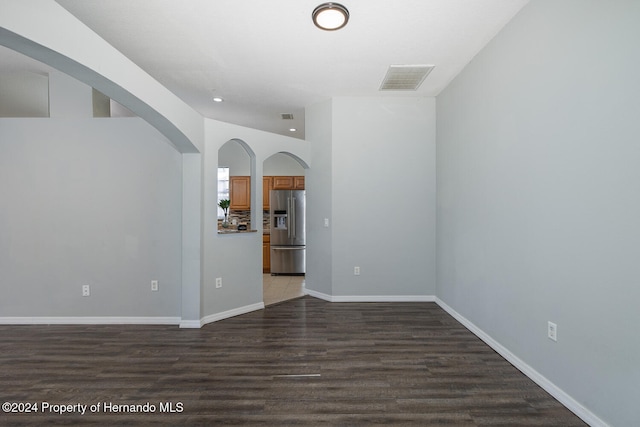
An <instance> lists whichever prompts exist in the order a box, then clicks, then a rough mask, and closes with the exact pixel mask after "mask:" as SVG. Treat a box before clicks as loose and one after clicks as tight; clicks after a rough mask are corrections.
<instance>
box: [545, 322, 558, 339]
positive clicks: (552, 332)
mask: <svg viewBox="0 0 640 427" xmlns="http://www.w3.org/2000/svg"><path fill="white" fill-rule="evenodd" d="M547 337H549V339H550V340H553V341H558V325H556V324H555V323H553V322H548V323H547Z"/></svg>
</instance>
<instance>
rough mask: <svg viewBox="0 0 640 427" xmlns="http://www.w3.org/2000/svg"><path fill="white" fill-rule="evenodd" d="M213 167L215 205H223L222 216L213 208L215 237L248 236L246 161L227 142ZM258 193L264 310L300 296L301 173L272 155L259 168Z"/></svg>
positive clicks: (303, 201)
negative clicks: (225, 203) (226, 202)
mask: <svg viewBox="0 0 640 427" xmlns="http://www.w3.org/2000/svg"><path fill="white" fill-rule="evenodd" d="M218 165H219V168H218V200H219V201H220V200H224V199H225V198H226V199H228V200H229V205H228V209H227V210H226V214H225V212H223V211H222V210H220V209H219V212H218V232H219V233H225V234H226V233H235V232H244V231H246V232H251V230H252V229H256V228H257V227H252V226H251V209H252V206H251V176H250V159H249V156H248V154H247V153H246V152H245V150H244V149H243V148H242V147H241V146H240V145H239V144H238V143H237V142H236V141H233V140H232V141H229V142H227V143H226V144H225V145H223V146H222V147H221V148H220V150H219V155H218ZM225 180H227V182H225ZM262 189H263V192H262V194H263V200H262V225H263V227H262V230H263V234H262V271H263V300H264V303H265V305H270V304H274V303H277V302H281V301H285V300H288V299H292V298H297V297H300V296H303V295H304V274H305V264H306V258H305V254H306V227H305V217H306V215H305V207H306V192H305V176H304V168H303V167H302V166H301V165H300V164H299V163H298V162H297V161H296V160H295V159H294V158H292V157H291V156H289V155H287V154H285V153H277V154H274V155H273V156H271V157H269V158H267V159H266V160H265V161H264V163H263V177H262ZM258 217H259V215H258Z"/></svg>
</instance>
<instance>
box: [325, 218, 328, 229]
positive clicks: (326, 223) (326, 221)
mask: <svg viewBox="0 0 640 427" xmlns="http://www.w3.org/2000/svg"><path fill="white" fill-rule="evenodd" d="M324 226H325V227H329V218H325V219H324Z"/></svg>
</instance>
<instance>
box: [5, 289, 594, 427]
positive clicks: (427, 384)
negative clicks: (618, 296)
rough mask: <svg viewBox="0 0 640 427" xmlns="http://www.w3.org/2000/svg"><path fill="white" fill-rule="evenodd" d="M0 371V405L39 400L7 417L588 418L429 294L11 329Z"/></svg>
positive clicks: (200, 421) (113, 420) (503, 421)
mask: <svg viewBox="0 0 640 427" xmlns="http://www.w3.org/2000/svg"><path fill="white" fill-rule="evenodd" d="M0 367H1V368H0V403H2V402H23V403H37V404H38V405H39V407H40V408H39V412H38V413H31V414H24V413H21V414H16V413H6V412H2V413H0V425H3V426H4V425H7V426H32V425H38V426H39V425H89V426H91V425H160V426H162V425H167V426H174V425H193V426H199V425H202V426H209V425H242V426H245V425H249V426H252V425H260V426H282V425H314V426H315V425H318V426H357V425H362V426H383V425H384V426H402V425H407V426H410V425H416V426H429V425H433V426H439V425H451V426H500V425H504V426H567V427H569V426H584V425H585V424H584V423H583V422H582V421H581V420H580V419H579V418H578V417H576V416H575V415H574V414H572V413H571V412H570V411H569V410H567V409H566V408H565V407H563V406H562V405H561V404H560V403H559V402H557V401H556V400H555V399H553V398H552V397H551V396H550V395H548V394H547V393H546V392H545V391H544V390H542V389H541V388H540V387H538V386H537V385H536V384H535V383H533V382H532V381H531V380H529V379H528V378H527V377H526V376H524V375H523V374H522V373H521V372H520V371H518V370H517V369H516V368H514V367H513V366H512V365H510V364H509V363H508V362H507V361H505V360H504V359H503V358H502V357H501V356H499V355H498V354H497V353H495V352H494V351H493V350H492V349H491V348H489V347H488V346H487V345H486V344H484V343H483V342H482V341H481V340H479V339H478V338H477V337H476V336H475V335H473V334H472V333H471V332H469V331H468V330H466V329H465V328H464V327H463V326H462V325H460V324H459V323H458V322H457V321H455V319H453V318H452V317H451V316H449V315H448V314H447V313H446V312H444V311H443V310H442V309H441V308H439V307H438V306H437V305H436V304H433V303H328V302H325V301H321V300H318V299H314V298H311V297H304V298H299V299H296V300H292V301H287V302H284V303H280V304H276V305H272V306H269V307H267V308H266V309H264V310H261V311H257V312H252V313H249V314H245V315H242V316H237V317H234V318H231V319H226V320H223V321H219V322H216V323H212V324H209V325H206V326H205V327H203V328H201V329H179V328H177V327H175V326H143V325H90V326H84V325H82V326H78V325H68V326H65V325H51V326H41V325H29V326H8V325H4V326H0ZM43 402H44V403H48V404H50V405H54V404H65V405H67V404H71V405H73V404H83V405H87V408H89V407H90V406H91V405H100V408H99V409H98V410H96V411H95V412H90V410H89V409H87V413H85V414H84V415H80V414H77V413H66V414H55V413H50V412H48V413H43V412H42V404H43ZM146 403H149V404H150V405H153V406H154V408H155V410H154V411H153V412H151V413H130V412H114V411H113V410H105V405H112V409H113V407H118V408H119V406H118V405H144V404H146ZM169 404H171V407H169V406H167V405H169ZM126 408H130V407H129V406H125V409H126ZM168 409H172V410H173V411H174V412H168Z"/></svg>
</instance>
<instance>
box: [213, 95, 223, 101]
mask: <svg viewBox="0 0 640 427" xmlns="http://www.w3.org/2000/svg"><path fill="white" fill-rule="evenodd" d="M223 101H224V98H221V97H219V96H216V97H215V98H213V102H223Z"/></svg>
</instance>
